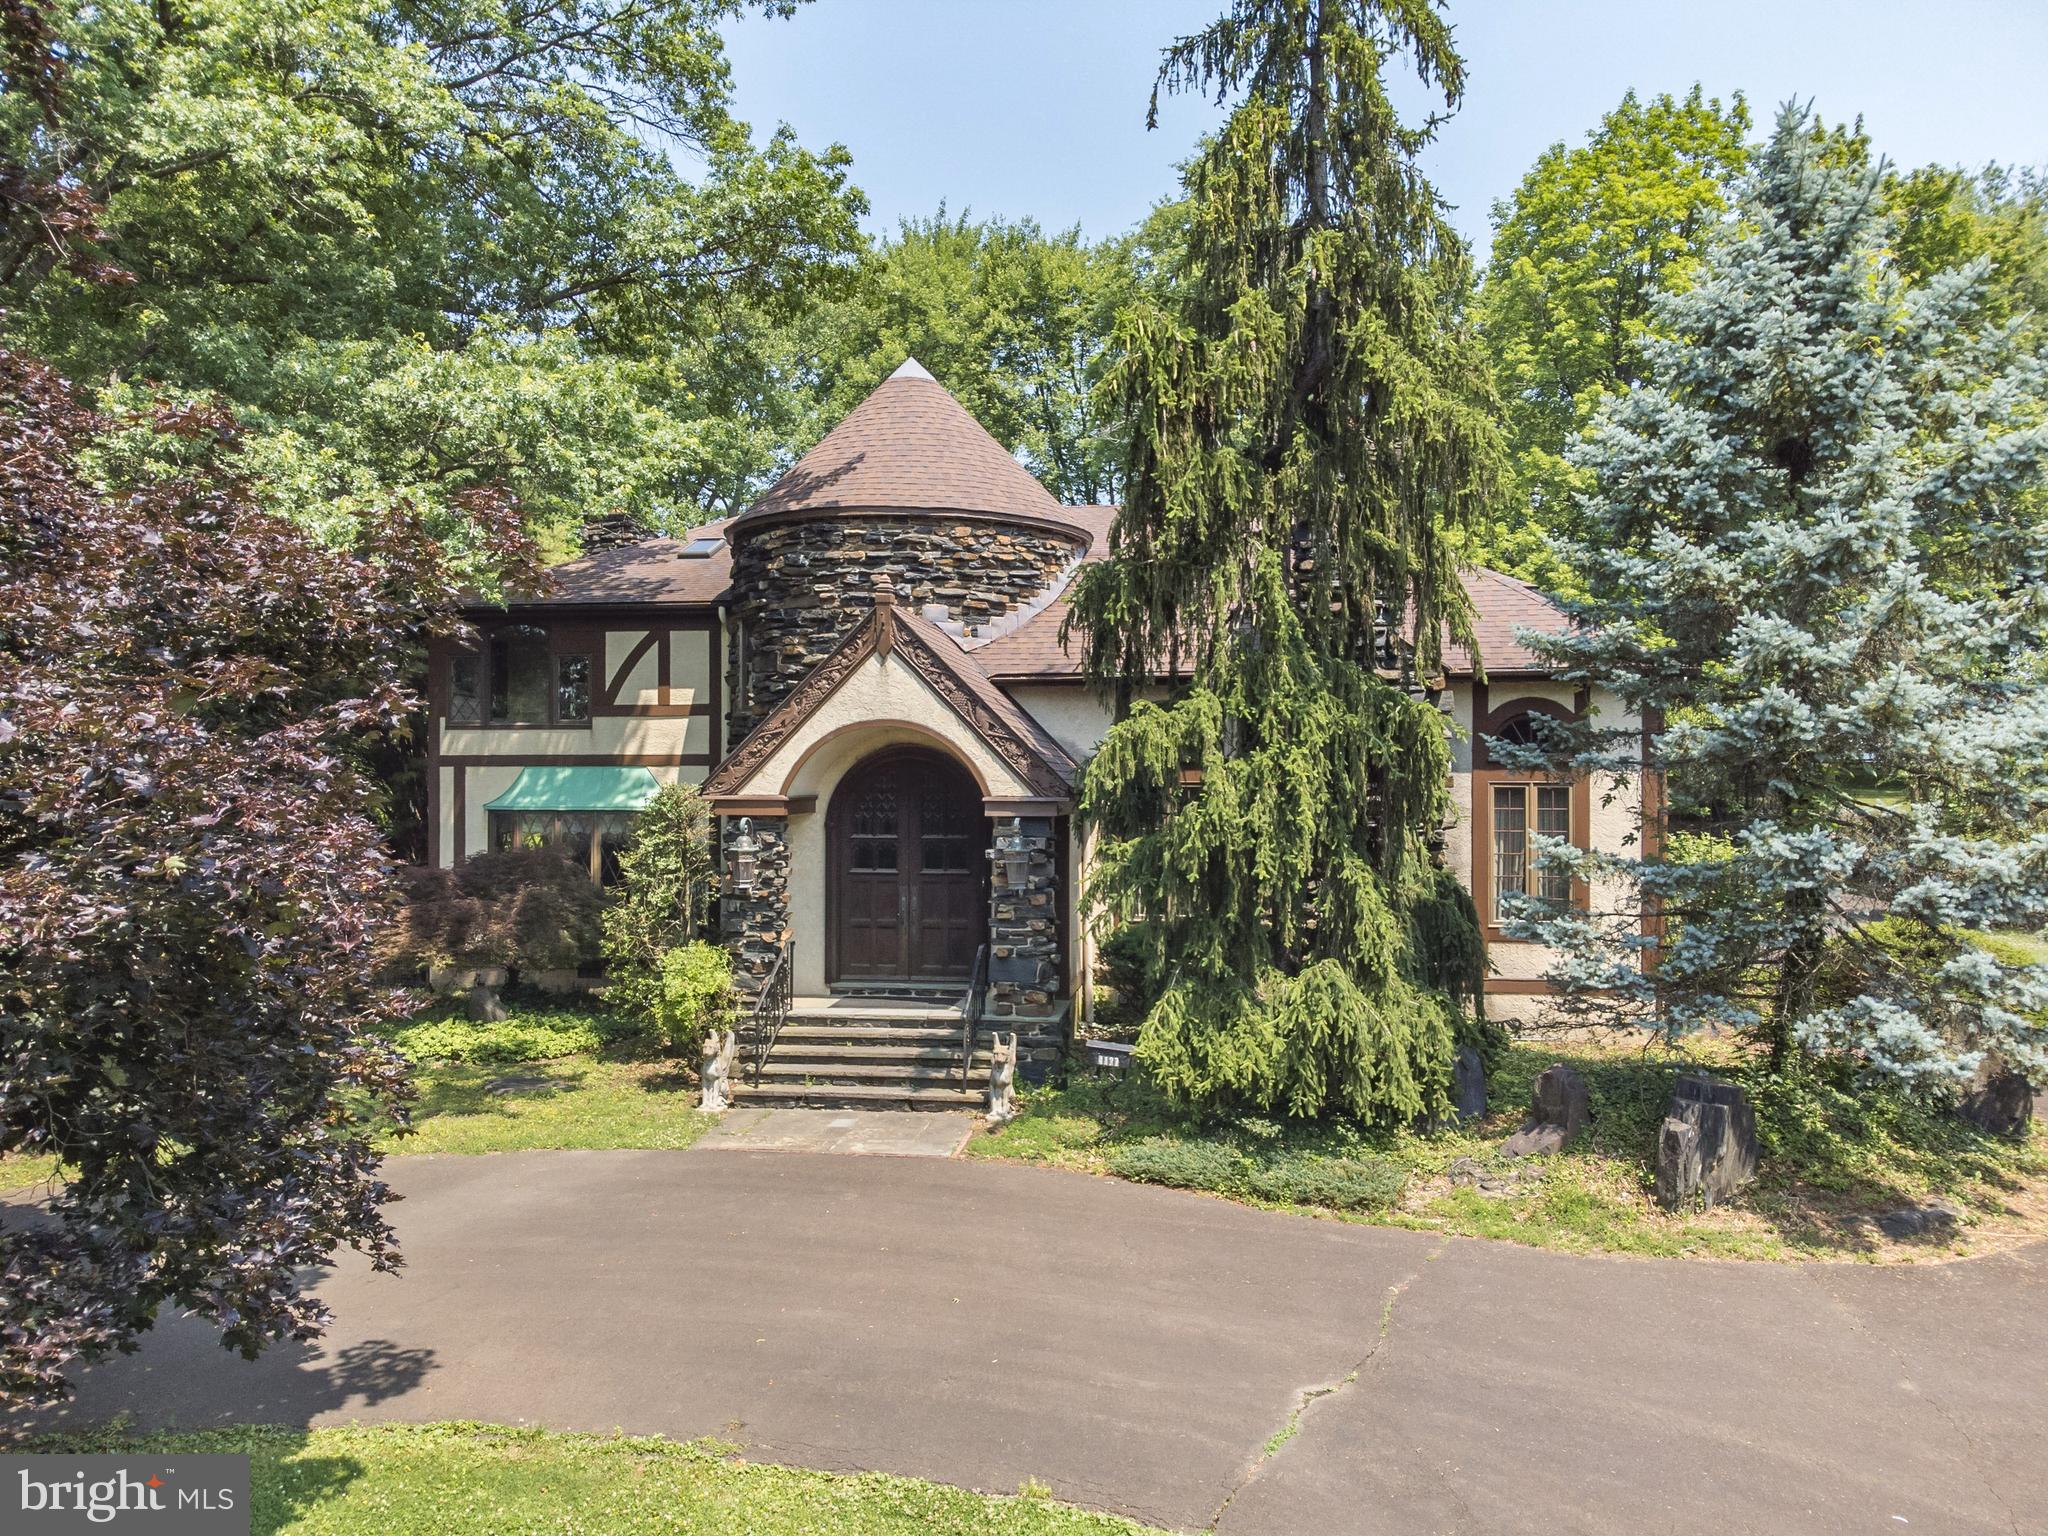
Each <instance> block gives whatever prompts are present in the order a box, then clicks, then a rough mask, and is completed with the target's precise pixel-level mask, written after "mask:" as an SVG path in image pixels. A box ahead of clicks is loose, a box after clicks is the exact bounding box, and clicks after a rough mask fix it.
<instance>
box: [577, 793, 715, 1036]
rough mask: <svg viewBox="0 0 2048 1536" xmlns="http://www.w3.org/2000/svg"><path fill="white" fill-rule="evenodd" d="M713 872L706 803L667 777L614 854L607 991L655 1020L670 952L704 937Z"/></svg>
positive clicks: (622, 1006) (628, 1009) (634, 1013)
mask: <svg viewBox="0 0 2048 1536" xmlns="http://www.w3.org/2000/svg"><path fill="white" fill-rule="evenodd" d="M716 890H717V876H716V874H715V873H714V872H713V870H712V867H711V807H710V806H709V805H707V804H706V803H705V801H704V797H703V796H702V795H701V794H699V793H698V792H697V788H696V786H695V785H693V784H665V785H663V786H662V788H661V789H660V791H659V792H658V793H656V795H655V796H654V798H653V799H652V800H650V801H648V802H647V806H646V808H645V809H644V810H642V811H641V813H640V815H639V817H638V819H637V820H636V821H635V823H634V826H633V840H632V841H631V842H629V843H628V844H627V845H626V847H625V848H624V850H622V851H621V852H620V854H619V879H618V883H617V884H616V885H614V886H613V887H612V893H611V901H610V903H609V904H608V905H607V906H606V908H605V913H604V959H605V975H606V978H607V980H608V983H609V990H608V991H607V993H606V998H607V1000H608V1001H609V1002H610V1004H611V1006H612V1007H614V1008H616V1009H618V1010H619V1011H620V1012H621V1013H624V1014H627V1015H629V1016H631V1017H634V1018H640V1019H647V1020H653V1019H655V1017H656V1015H657V1014H658V1013H659V1011H660V1010H661V1008H662V1006H663V1003H662V998H663V995H664V993H665V992H666V990H667V988H668V979H667V971H666V969H665V968H666V966H667V964H668V961H667V957H668V956H669V955H670V954H672V953H676V952H679V951H681V950H682V949H683V948H685V947H686V946H688V945H690V944H692V943H694V942H695V941H696V940H697V939H699V938H701V937H703V933H704V924H705V920H706V919H707V918H708V917H709V916H710V912H711V899H712V896H713V895H714V894H715V892H716Z"/></svg>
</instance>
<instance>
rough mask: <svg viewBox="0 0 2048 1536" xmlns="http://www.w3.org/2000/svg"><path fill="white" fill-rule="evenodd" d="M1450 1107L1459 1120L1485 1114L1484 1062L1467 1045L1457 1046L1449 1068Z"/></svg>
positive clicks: (1472, 1118)
mask: <svg viewBox="0 0 2048 1536" xmlns="http://www.w3.org/2000/svg"><path fill="white" fill-rule="evenodd" d="M1451 1107H1452V1109H1454V1110H1455V1111H1456V1112H1457V1116H1458V1119H1459V1120H1460V1121H1461V1122H1462V1121H1466V1120H1478V1119H1481V1118H1483V1117H1484V1116H1485V1114H1486V1064H1485V1063H1484V1062H1483V1061H1481V1060H1480V1059H1479V1052H1478V1051H1476V1050H1474V1049H1473V1048H1472V1047H1471V1046H1469V1045H1467V1046H1461V1047H1459V1049H1458V1060H1457V1062H1456V1063H1455V1064H1454V1065H1453V1066H1452V1068H1451Z"/></svg>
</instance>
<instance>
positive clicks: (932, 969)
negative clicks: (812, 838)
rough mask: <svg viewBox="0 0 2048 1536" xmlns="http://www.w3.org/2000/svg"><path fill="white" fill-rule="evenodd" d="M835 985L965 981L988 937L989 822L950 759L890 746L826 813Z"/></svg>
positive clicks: (846, 781) (843, 784)
mask: <svg viewBox="0 0 2048 1536" xmlns="http://www.w3.org/2000/svg"><path fill="white" fill-rule="evenodd" d="M825 831H826V838H825V841H826V846H827V848H828V849H829V855H830V860H831V873H830V886H829V888H828V893H827V911H826V923H827V925H828V926H829V928H830V929H831V938H830V945H829V948H828V951H827V954H828V958H827V961H826V966H827V975H828V978H829V979H830V980H832V981H838V982H854V983H874V982H890V981H905V982H934V981H939V982H943V981H961V982H964V981H966V980H968V978H969V977H970V975H971V974H972V972H973V970H974V951H975V949H976V948H977V946H979V945H980V943H981V941H982V937H983V935H984V934H986V932H987V931H988V898H987V885H986V881H987V872H988V859H987V849H988V822H987V820H986V819H985V817H984V815H983V812H982V805H981V791H980V790H979V789H977V788H976V787H975V783H974V780H973V779H971V778H969V777H968V775H967V772H966V770H965V769H963V768H961V766H960V765H959V764H958V763H956V762H954V761H953V760H952V759H951V758H948V757H946V756H944V755H943V754H941V753H938V752H932V751H927V750H925V749H923V748H920V747H892V748H889V749H887V750H885V751H882V752H878V753H876V754H875V755H874V756H873V757H871V758H869V759H867V760H866V761H865V762H863V763H860V764H859V765H857V766H856V767H855V768H854V769H853V770H852V771H851V772H849V773H848V774H847V775H846V777H845V778H843V779H841V780H840V781H839V787H838V789H836V790H835V791H834V792H833V795H832V803H831V807H830V809H829V810H828V812H827V813H826V827H825Z"/></svg>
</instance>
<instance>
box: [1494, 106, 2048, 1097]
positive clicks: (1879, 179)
mask: <svg viewBox="0 0 2048 1536" xmlns="http://www.w3.org/2000/svg"><path fill="white" fill-rule="evenodd" d="M1883 176H1884V171H1883V168H1882V167H1881V166H1870V165H1868V164H1864V163H1861V161H1860V157H1857V156H1849V155H1844V154H1843V153H1842V146H1841V142H1840V140H1839V138H1838V136H1836V135H1832V134H1830V133H1829V132H1827V131H1826V130H1825V129H1823V128H1822V127H1821V125H1820V124H1818V123H1817V122H1816V121H1814V120H1813V119H1812V118H1811V117H1810V116H1809V115H1808V114H1807V113H1806V112H1804V111H1802V110H1799V109H1797V108H1793V107H1788V108H1786V109H1785V110H1784V112H1783V113H1781V115H1780V116H1779V119H1778V122H1777V126H1776V130H1775V132H1774V133H1773V135H1772V137H1771V140H1770V143H1769V144H1768V145H1767V146H1766V148H1765V149H1764V151H1763V152H1762V154H1761V156H1760V157H1759V158H1758V160H1757V162H1756V164H1755V166H1754V169H1753V171H1752V174H1751V175H1750V177H1749V178H1748V181H1747V183H1746V185H1745V187H1744V189H1743V195H1742V198H1741V201H1740V204H1739V206H1738V208H1737V215H1738V217H1737V220H1736V221H1735V222H1734V223H1733V224H1731V225H1730V226H1729V227H1727V228H1725V229H1723V230H1722V231H1720V232H1719V234H1718V235H1717V236H1716V238H1715V240H1714V241H1713V242H1712V243H1711V244H1710V246H1709V248H1708V251H1707V253H1706V257H1705V260H1704V262H1703V264H1702V266H1701V268H1700V271H1699V274H1698V277H1697V280H1696V281H1695V282H1693V283H1692V284H1691V285H1690V286H1688V287H1687V288H1685V289H1684V290H1683V291H1681V292H1673V293H1667V294H1666V295H1665V296H1664V297H1663V298H1662V299H1660V300H1659V302H1658V305H1657V314H1656V319H1657V323H1658V327H1659V329H1660V330H1661V331H1662V332H1663V333H1664V334H1663V335H1662V336H1661V337H1659V338H1656V339H1653V340H1652V341H1651V342H1650V343H1649V345H1648V348H1647V351H1646V356H1647V360H1648V369H1647V373H1646V377H1645V378H1644V380H1643V382H1642V383H1641V384H1639V385H1638V386H1637V387H1636V388H1635V389H1634V390H1632V391H1631V392H1630V393H1629V394H1627V395H1626V396H1623V397H1619V398H1617V399H1614V400H1612V401H1610V402H1608V403H1607V405H1606V406H1605V407H1603V409H1602V410H1601V412H1600V414H1599V416H1598V417H1597V420H1596V426H1595V430H1594V431H1593V433H1592V435H1591V436H1590V437H1589V438H1588V439H1587V440H1586V441H1585V442H1584V443H1582V444H1581V445H1579V447H1578V448H1577V449H1575V451H1574V452H1575V458H1576V461H1577V463H1578V464H1579V465H1580V466H1582V467H1583V469H1584V470H1585V471H1586V472H1587V473H1588V474H1589V475H1590V477H1591V480H1592V483H1593V485H1594V491H1593V493H1592V494H1591V495H1590V496H1588V498H1587V499H1586V501H1585V503H1584V505H1583V506H1582V508H1581V510H1580V516H1581V518H1582V519H1583V526H1584V528H1585V530H1586V539H1585V542H1584V543H1583V544H1581V545H1576V546H1572V547H1571V548H1570V549H1568V550H1567V555H1568V557H1569V558H1570V559H1571V560H1572V561H1573V563H1574V564H1575V565H1576V566H1577V567H1578V569H1579V570H1580V572H1581V573H1582V575H1583V577H1584V580H1585V583H1586V586H1587V589H1588V591H1589V594H1590V595H1589V596H1588V598H1587V599H1586V600H1585V601H1584V602H1582V603H1579V604H1576V605H1575V610H1576V613H1577V615H1578V617H1579V618H1580V620H1581V624H1580V626H1579V628H1578V629H1577V630H1576V631H1575V632H1573V633H1571V634H1567V635H1562V636H1556V637H1551V638H1549V639H1544V640H1537V641H1532V644H1534V645H1535V646H1536V648H1537V649H1539V650H1541V651H1543V652H1545V653H1547V654H1548V655H1549V657H1550V658H1551V659H1552V660H1553V661H1554V662H1555V663H1556V664H1557V665H1558V666H1559V668H1560V669H1561V670H1562V672H1563V673H1564V675H1566V676H1569V677H1572V678H1575V679H1580V680H1588V679H1593V678H1598V679H1600V680H1601V681H1602V682H1603V683H1605V684H1607V685H1608V686H1610V687H1612V688H1614V689H1615V691H1616V692H1617V693H1618V694H1619V695H1620V696H1621V698H1622V700H1623V701H1624V704H1625V705H1626V710H1625V712H1623V713H1622V714H1620V715H1618V716H1617V717H1615V718H1613V719H1608V720H1593V721H1587V722H1580V723H1578V724H1576V725H1573V726H1570V727H1559V728H1558V729H1557V730H1556V731H1554V732H1551V733H1548V734H1547V737H1546V740H1545V741H1544V742H1542V743H1539V744H1538V745H1536V746H1534V747H1524V748H1519V749H1517V748H1509V747H1500V748H1496V749H1495V751H1496V756H1497V757H1499V758H1502V759H1509V758H1511V757H1513V756H1516V755H1519V756H1520V758H1521V759H1522V762H1521V763H1520V766H1539V765H1547V766H1549V767H1551V768H1552V769H1554V770H1555V771H1559V772H1562V773H1568V774H1584V773H1596V772H1601V771H1617V770H1618V771H1623V772H1628V771H1632V770H1633V763H1632V759H1631V754H1632V753H1633V752H1634V751H1635V750H1636V741H1637V739H1638V738H1637V734H1636V732H1635V730H1634V729H1633V728H1632V719H1634V718H1647V719H1650V720H1652V721H1658V720H1662V721H1663V722H1664V724H1665V728H1664V729H1662V730H1660V731H1656V732H1654V733H1653V734H1652V735H1651V736H1650V738H1649V740H1648V761H1649V764H1650V766H1651V768H1652V769H1653V770H1654V771H1656V772H1658V773H1660V774H1661V775H1662V776H1663V781H1664V783H1665V784H1666V785H1667V786H1668V789H1669V791H1670V810H1669V812H1668V813H1664V814H1659V815H1657V816H1655V817H1654V819H1653V822H1652V824H1651V826H1650V827H1649V828H1648V829H1647V831H1648V835H1646V836H1645V837H1644V838H1643V839H1641V841H1640V842H1639V843H1638V844H1637V845H1636V846H1635V847H1633V848H1631V849H1629V850H1628V851H1626V852H1624V851H1619V850H1606V851H1601V852H1595V853H1580V852H1578V851H1576V850H1570V849H1562V848H1556V847H1552V848H1550V849H1548V850H1546V851H1545V853H1544V854H1543V857H1544V858H1545V859H1546V860H1547V861H1549V862H1550V863H1551V864H1552V866H1553V867H1567V868H1569V869H1570V870H1571V871H1572V873H1573V874H1574V875H1575V876H1576V877H1577V878H1578V879H1579V880H1581V881H1583V882H1585V883H1586V884H1587V885H1588V886H1589V887H1591V888H1592V889H1593V890H1594V891H1595V893H1596V899H1595V901H1594V903H1593V905H1592V908H1591V909H1590V910H1584V909H1565V908H1558V907H1552V906H1547V905H1545V904H1543V903H1532V905H1531V907H1530V909H1529V910H1528V911H1527V912H1526V913H1525V915H1524V917H1523V920H1522V921H1521V923H1520V924H1519V925H1518V929H1519V934H1518V936H1520V937H1525V938H1531V939H1536V940H1538V941H1541V942H1544V943H1547V944H1550V945H1552V946H1553V947H1555V948H1556V949H1558V950H1559V951H1560V952H1561V954H1562V956H1563V959H1562V960H1561V962H1560V964H1559V966H1558V968H1557V970H1556V971H1555V972H1554V973H1553V974H1554V979H1555V980H1557V981H1558V982H1559V983H1560V984H1561V985H1562V986H1564V987H1565V988H1566V989H1568V991H1569V992H1570V993H1571V994H1572V995H1573V996H1575V997H1576V998H1578V999H1580V1000H1581V1002H1582V1003H1583V1004H1584V1005H1585V1006H1587V1007H1589V1008H1591V1009H1594V1010H1597V1011H1598V1012H1599V1013H1601V1014H1602V1015H1604V1016H1607V1017H1614V1016H1616V1015H1617V1014H1634V1015H1636V1016H1638V1017H1640V1018H1641V1019H1642V1020H1643V1021H1644V1022H1646V1023H1650V1024H1653V1025H1655V1026H1656V1027H1658V1028H1660V1029H1662V1030H1663V1031H1665V1032H1666V1033H1668V1034H1670V1035H1673V1036H1677V1035H1680V1034H1684V1033H1688V1032H1691V1031H1695V1030H1701V1029H1709V1028H1722V1029H1728V1028H1735V1029H1745V1030H1754V1031H1756V1032H1758V1033H1760V1034H1762V1035H1764V1036H1765V1037H1766V1038H1767V1039H1768V1040H1769V1042H1770V1045H1771V1047H1772V1054H1773V1059H1774V1062H1775V1063H1776V1064H1778V1065H1780V1066H1784V1065H1789V1064H1791V1061H1792V1059H1793V1057H1794V1055H1795V1053H1797V1052H1802V1051H1813V1052H1831V1053H1838V1054H1842V1055H1846V1056H1848V1057H1850V1058H1851V1059H1854V1060H1856V1061H1858V1062H1860V1063H1862V1064H1864V1065H1866V1066H1868V1067H1871V1068H1875V1069H1879V1070H1882V1071H1884V1072H1887V1073H1890V1074H1892V1075H1893V1076H1896V1077H1899V1078H1902V1079H1905V1080H1907V1081H1910V1082H1915V1083H1921V1084H1926V1085H1930V1086H1931V1085H1938V1084H1953V1083H1956V1082H1959V1081H1965V1082H1966V1081H1968V1080H1969V1079H1970V1078H1971V1077H1972V1076H1973V1074H1975V1073H1977V1072H1979V1071H1980V1070H1983V1069H1985V1068H1986V1067H1987V1066H1988V1065H1995V1064H2001V1063H2002V1064H2003V1065H2004V1066H2006V1067H2009V1068H2012V1069H2015V1070H2017V1071H2019V1072H2020V1073H2021V1074H2022V1075H2024V1076H2027V1077H2029V1078H2031V1079H2032V1080H2033V1081H2035V1082H2040V1081H2043V1080H2044V1079H2048V1028H2044V1026H2043V1024H2042V1019H2043V1016H2044V1011H2048V967H2044V966H2039V965H2034V964H2028V963H2023V961H2015V960H2013V959H2011V958H2007V957H2002V956H2001V955H2000V954H1998V953H1994V952H1993V950H1992V948H1991V947H1989V946H1987V945H1985V944H1983V943H1981V942H1977V941H1974V940H1973V939H1972V937H1971V934H1972V931H1973V930H1982V929H2003V928H2013V929H2030V930H2034V931H2039V930H2040V929H2041V927H2042V925H2043V924H2044V922H2048V822H2044V817H2048V685H2044V682H2043V675H2044V673H2043V667H2042V657H2043V655H2044V653H2048V585H2044V581H2043V578H2044V575H2048V525H2044V522H2043V518H2042V505H2043V503H2042V499H2041V498H2042V494H2043V489H2044V486H2048V419H2044V417H2048V410H2044V400H2048V353H2044V352H2043V350H2042V348H2041V345H2040V343H2039V341H2038V340H2037V339H2032V338H2030V337H2028V335H2027V334H2026V329H2025V325H2024V322H2022V321H2019V320H2014V321H2010V322H2006V323H1995V322H1988V321H1987V320H1986V319H1985V318H1984V311H1985V309H1986V305H1985V303H1984V300H1985V290H1986V285H1987V283H1988V281H1989V280H1990V278H1991V277H1992V275H1993V269H1992V264H1991V263H1990V262H1989V261H1986V260H1981V259H1980V260H1977V261H1974V262H1970V263H1968V264H1966V265H1964V266H1961V267H1959V268H1956V269H1955V270H1952V271H1944V272H1934V273H1930V274H1929V275H1928V276H1927V277H1926V279H1925V280H1924V281H1923V282H1921V283H1919V284H1918V285H1909V284H1908V283H1907V282H1906V281H1905V277H1904V274H1903V273H1902V272H1901V270H1900V267H1899V264H1898V262H1897V261H1896V259H1895V256H1894V254H1893V248H1894V244H1895V236H1896V231H1895V228H1894V226H1893V224H1892V222H1891V220H1889V219H1888V218H1887V217H1886V216H1885V213H1884V211H1883V204H1882V198H1881V192H1882V186H1883ZM1546 760H1547V764H1546ZM1654 799H1655V797H1653V803H1654ZM1667 829H1669V830H1672V831H1675V832H1679V833H1683V834H1685V835H1684V836H1673V837H1671V838H1669V839H1668V840H1667V839H1666V838H1665V837H1663V836H1661V835H1660V834H1661V833H1662V832H1664V831H1665V830H1667ZM1646 905H1647V906H1648V907H1649V909H1650V910H1651V911H1652V912H1653V913H1654V914H1655V915H1657V916H1659V917H1661V919H1662V921H1661V924H1659V923H1652V924H1650V925H1648V926H1649V927H1650V929H1651V931H1650V932H1645V931H1644V928H1645V925H1644V924H1643V923H1642V922H1641V920H1640V917H1641V913H1642V911H1643V909H1644V907H1645V906H1646Z"/></svg>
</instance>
